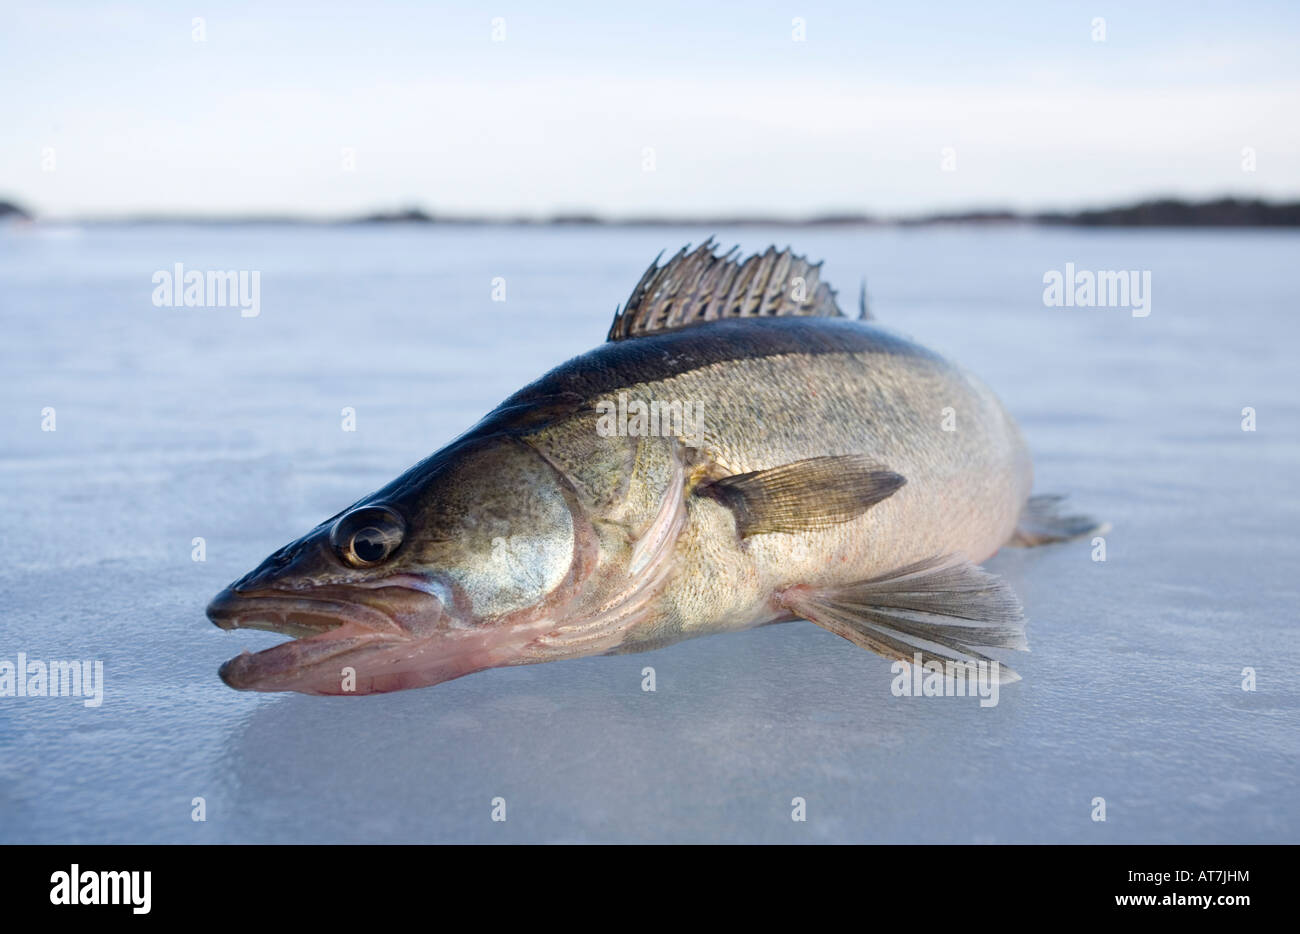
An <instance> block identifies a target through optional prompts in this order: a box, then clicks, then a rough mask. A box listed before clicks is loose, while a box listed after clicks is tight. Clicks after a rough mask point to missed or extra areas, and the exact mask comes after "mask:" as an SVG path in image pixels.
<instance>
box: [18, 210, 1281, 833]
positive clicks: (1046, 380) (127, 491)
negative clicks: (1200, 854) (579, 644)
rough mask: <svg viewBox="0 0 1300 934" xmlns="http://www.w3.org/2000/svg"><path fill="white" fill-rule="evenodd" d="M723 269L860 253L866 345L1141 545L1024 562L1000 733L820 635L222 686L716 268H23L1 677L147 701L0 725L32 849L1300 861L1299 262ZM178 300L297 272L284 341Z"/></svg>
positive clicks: (280, 319) (998, 233)
mask: <svg viewBox="0 0 1300 934" xmlns="http://www.w3.org/2000/svg"><path fill="white" fill-rule="evenodd" d="M717 233H718V234H719V239H720V240H721V241H722V242H724V243H727V244H729V243H731V242H733V241H738V242H739V243H741V245H742V246H743V247H745V248H748V249H758V248H761V247H764V246H766V245H767V244H768V243H769V242H775V243H777V244H778V245H779V246H783V245H785V244H786V243H789V244H791V245H792V246H794V247H795V249H796V250H797V251H800V252H806V253H809V254H810V255H812V256H813V257H825V259H826V267H825V274H826V277H827V278H828V279H829V281H830V282H832V283H833V284H835V285H837V286H838V289H839V291H840V295H841V298H842V300H843V302H844V304H846V305H852V304H854V299H855V296H856V292H857V285H858V281H859V278H860V276H862V275H866V276H867V277H868V281H869V286H870V292H871V296H872V300H873V305H874V308H875V311H876V313H877V315H878V317H879V319H880V320H881V322H882V323H885V324H887V325H889V326H892V327H894V328H896V329H898V330H899V331H901V332H903V333H905V334H908V335H909V336H912V337H914V338H916V339H918V340H920V341H921V342H923V343H925V344H927V345H929V346H931V347H933V348H934V349H936V350H938V351H940V352H942V353H945V354H947V355H949V356H951V357H952V358H953V359H955V360H956V361H958V362H960V363H961V364H963V365H964V366H966V367H968V368H969V369H971V370H973V371H975V372H977V373H979V374H980V375H981V376H982V377H983V378H984V379H985V380H986V381H987V382H988V383H989V384H990V385H992V386H993V387H994V388H995V390H996V391H997V392H998V393H999V394H1000V395H1001V397H1002V398H1003V400H1004V401H1005V402H1006V404H1007V406H1008V407H1009V408H1010V409H1011V411H1012V412H1013V413H1015V414H1016V415H1017V417H1018V418H1019V419H1020V421H1021V424H1022V426H1023V428H1024V430H1025V432H1026V434H1027V436H1028V438H1029V441H1030V445H1031V447H1032V449H1033V451H1034V453H1035V459H1036V466H1037V472H1038V483H1037V486H1038V489H1039V490H1040V491H1062V492H1069V493H1070V494H1071V496H1072V502H1073V503H1074V504H1075V505H1077V506H1079V507H1080V508H1083V509H1086V510H1088V511H1090V512H1093V513H1095V514H1097V515H1100V516H1103V517H1105V518H1106V519H1109V520H1110V521H1111V522H1112V523H1113V525H1114V529H1113V531H1112V532H1111V533H1110V534H1109V535H1108V536H1107V549H1108V554H1107V559H1108V560H1107V561H1106V562H1105V563H1097V562H1094V561H1092V560H1091V546H1090V544H1089V543H1088V542H1086V541H1085V542H1077V543H1071V544H1068V545H1063V546H1056V547H1051V548H1040V549H1034V550H1029V551H1022V550H1010V551H1004V552H1002V553H1001V554H1000V555H998V556H997V557H996V558H994V559H993V560H992V562H991V563H990V568H991V569H992V570H993V571H995V572H996V573H998V574H1001V575H1004V576H1005V577H1007V578H1008V579H1009V580H1010V581H1011V583H1012V584H1013V585H1014V587H1015V588H1016V590H1017V591H1018V592H1019V593H1020V595H1021V597H1022V599H1023V600H1024V603H1025V605H1026V608H1027V612H1028V614H1029V617H1030V620H1031V624H1030V627H1029V635H1030V641H1031V644H1032V646H1033V652H1032V654H1029V655H1027V656H1019V657H1017V658H1015V659H1013V661H1014V663H1015V666H1016V668H1017V669H1018V670H1019V671H1020V673H1021V674H1022V675H1023V676H1024V680H1023V681H1022V682H1020V683H1019V684H1015V685H1012V686H1009V687H1006V688H1004V689H1003V691H1002V694H1001V702H1000V703H999V704H998V705H997V706H996V707H991V708H981V707H980V706H978V703H977V702H975V701H973V700H971V699H967V698H945V699H934V698H931V699H907V698H895V697H893V696H892V695H891V694H890V691H889V685H890V681H891V676H890V673H889V665H888V663H887V662H886V661H884V660H882V659H880V658H878V657H876V656H874V655H872V654H870V653H868V652H865V651H863V650H861V649H858V648H855V647H854V646H852V645H850V644H849V643H847V642H844V641H842V640H840V639H838V638H836V637H835V636H833V635H830V634H829V633H827V632H824V631H822V630H820V629H818V628H817V627H815V626H813V625H811V624H806V623H796V624H790V625H785V626H773V627H768V628H765V629H761V630H757V631H753V632H749V633H745V634H740V635H729V636H718V637H712V638H706V639H698V640H694V641H689V642H685V643H681V644H679V645H676V646H673V647H671V648H668V649H665V650H661V651H658V652H654V653H650V654H645V655H629V656H620V657H613V658H595V659H584V660H579V661H571V662H562V663H555V664H548V665H540V666H534V667H530V668H521V669H509V670H500V671H491V672H485V673H482V674H477V675H473V676H471V677H469V678H465V679H462V680H459V681H455V682H452V683H449V684H445V685H441V686H438V687H435V688H431V689H426V690H420V691H411V692H405V693H400V694H394V695H386V696H377V697H367V698H341V699H322V698H310V697H301V696H297V695H255V694H241V693H237V692H234V691H232V690H230V689H228V688H226V687H225V686H224V685H223V684H222V683H221V682H220V681H218V679H217V677H216V669H217V666H218V665H219V664H220V663H221V662H222V661H223V660H225V659H226V658H228V657H230V656H232V655H234V654H236V653H237V652H238V651H239V649H240V648H241V647H243V646H245V645H247V646H249V647H250V648H253V649H257V648H263V647H266V646H267V645H271V644H274V643H275V642H277V641H279V637H276V636H273V635H271V634H268V633H256V632H253V633H238V634H234V635H232V634H227V633H223V632H220V631H219V630H217V629H216V628H215V627H213V626H212V625H211V624H210V623H209V622H208V621H207V620H206V619H205V617H204V615H203V608H204V605H205V604H206V602H207V600H208V599H209V598H210V597H211V596H212V595H213V594H214V593H215V592H216V591H217V590H218V589H220V587H222V586H223V585H224V584H226V583H228V582H229V581H231V580H232V579H234V578H235V577H236V576H238V575H240V574H242V573H243V572H244V571H246V570H248V569H249V568H250V567H252V566H253V565H254V564H256V563H257V562H258V561H259V560H261V559H262V558H263V557H264V556H265V555H267V554H268V553H269V552H271V551H272V550H274V549H275V548H277V547H279V546H280V545H281V544H283V543H285V542H286V541H288V540H290V539H291V538H293V537H296V536H297V535H299V534H301V533H302V532H303V531H305V530H306V529H307V528H309V527H310V526H311V525H313V524H315V523H316V522H318V521H319V520H320V519H322V518H324V517H326V516H329V515H332V514H333V513H334V512H336V511H337V510H338V509H340V508H341V507H342V506H344V505H346V504H348V503H350V502H352V501H353V500H354V499H355V498H357V497H358V496H359V495H361V494H364V493H367V492H369V491H370V490H372V489H374V488H375V487H377V486H379V485H381V484H383V483H384V482H386V481H388V480H389V479H391V478H392V477H393V476H395V475H396V474H397V473H398V472H399V471H401V470H402V469H404V468H405V467H406V466H408V465H409V464H411V463H413V462H414V461H416V460H418V459H419V458H421V457H423V456H425V455H426V454H428V453H429V452H431V451H433V450H434V449H436V448H437V447H439V446H440V445H442V444H444V443H445V442H446V441H448V440H450V439H451V438H452V437H454V436H455V435H456V434H458V433H459V432H460V431H461V430H463V429H464V428H466V427H467V426H468V425H470V424H471V423H472V422H473V421H474V420H475V419H477V418H478V417H479V416H480V415H482V414H483V413H484V412H486V411H487V410H488V409H489V408H491V407H492V406H493V405H494V404H496V403H497V402H498V401H500V400H501V399H502V398H504V397H505V396H506V395H507V394H508V393H509V392H511V391H512V390H514V389H515V388H517V387H518V386H520V385H522V384H523V383H525V382H527V381H529V380H531V379H533V378H534V377H536V376H538V375H540V374H541V373H542V372H543V371H545V370H546V369H548V368H549V367H550V366H552V365H554V364H556V363H558V362H560V361H562V360H563V359H565V358H567V357H569V356H572V355H574V354H576V353H579V352H582V351H584V350H587V349H588V348H590V347H592V346H594V345H596V344H597V343H599V342H600V340H601V339H602V338H603V336H604V333H605V330H606V328H607V326H608V323H609V319H610V315H611V314H612V312H613V310H614V306H615V304H616V303H618V302H620V301H622V300H623V299H624V298H625V297H626V294H627V292H628V291H629V290H630V288H631V286H632V285H633V284H634V283H635V282H636V280H637V278H638V277H639V275H640V274H641V272H642V271H643V269H644V267H645V265H646V263H647V262H648V261H649V259H650V258H651V257H653V256H654V255H655V254H656V253H658V252H659V251H660V250H661V249H665V248H666V249H669V250H673V249H676V248H677V247H678V246H680V245H681V244H682V243H684V242H686V241H688V240H698V239H700V237H701V236H702V235H703V234H702V232H700V231H685V230H673V229H642V230H605V229H591V228H581V227H575V228H560V229H554V228H553V229H522V228H521V229H497V228H442V227H428V226H419V227H344V228H336V227H329V228H319V229H317V228H308V227H275V226H255V227H236V226H232V227H214V228H181V227H176V228H169V227H134V228H133V227H96V228H88V229H84V230H49V229H40V228H36V229H33V228H26V229H18V228H12V229H8V230H4V231H0V313H2V314H3V327H4V339H3V342H2V343H0V373H3V385H4V391H3V393H2V394H0V412H2V413H3V418H2V419H0V432H2V434H0V440H2V446H0V489H2V490H3V518H2V519H0V543H2V544H3V549H2V551H0V554H2V556H3V560H2V561H0V596H2V600H0V659H4V658H7V659H9V660H11V661H12V660H15V659H16V655H17V653H18V652H26V653H27V655H28V656H29V657H32V658H42V659H101V660H103V662H104V665H105V670H106V680H107V687H106V694H105V698H104V703H103V706H102V707H99V708H97V709H88V708H86V707H84V706H83V705H82V703H81V702H80V701H79V700H76V699H72V698H13V697H7V698H0V840H2V841H4V842H17V841H33V842H127V841H174V842H230V841H277V842H292V841H480V840H481V841H634V840H655V841H711V840H745V841H801V842H802V841H882V842H947V841H955V842H1044V841H1073V842H1181V841H1190V842H1196V841H1216V842H1245V841H1291V842H1294V841H1296V839H1297V836H1298V835H1297V830H1298V827H1300V807H1298V806H1297V805H1298V801H1297V790H1296V771H1297V754H1298V753H1300V729H1298V727H1300V689H1297V686H1296V679H1295V672H1296V670H1297V666H1298V665H1300V640H1297V622H1296V615H1297V599H1296V597H1297V588H1298V587H1300V585H1298V584H1297V574H1296V568H1297V561H1298V559H1300V544H1298V536H1297V530H1298V529H1300V508H1298V507H1300V499H1298V492H1297V482H1296V469H1297V464H1298V463H1300V456H1298V454H1300V432H1298V431H1297V429H1298V428H1300V401H1298V393H1297V389H1298V388H1300V387H1298V386H1297V383H1298V382H1300V380H1297V372H1298V370H1297V363H1296V342H1297V337H1298V336H1300V325H1298V324H1297V316H1296V312H1297V302H1296V299H1297V291H1298V290H1297V286H1296V278H1295V277H1296V269H1297V263H1296V260H1297V257H1300V249H1298V247H1300V237H1297V236H1296V235H1295V234H1294V233H1285V232H1278V233H1265V232H1248V231H1234V232H1122V231H1098V232H1090V231H1078V230H1032V229H1005V230H998V229H990V230H977V229H970V228H962V229H951V230H949V229H922V230H871V231H861V230H785V229H771V230H767V229H752V228H751V229H744V230H739V231H726V230H721V231H717ZM177 262H181V263H184V264H185V265H186V267H187V268H192V269H248V270H258V271H260V273H261V307H262V311H261V314H260V316H258V317H256V318H243V317H241V316H240V314H239V312H238V310H236V309H231V308H217V309H212V308H208V309H201V308H159V307H155V306H154V305H153V304H152V303H151V301H150V296H151V292H152V290H153V284H152V281H151V277H152V275H153V273H154V272H155V270H163V269H170V268H171V267H172V265H173V264H174V263H177ZM1067 262H1073V263H1075V265H1076V266H1077V267H1078V268H1080V269H1138V270H1143V269H1149V270H1151V271H1152V274H1153V275H1152V281H1153V296H1152V298H1153V301H1152V313H1151V315H1150V317H1147V318H1134V317H1132V316H1131V315H1130V314H1129V313H1128V312H1127V311H1122V310H1117V309H1100V308H1047V307H1044V305H1043V302H1042V290H1043V284H1042V277H1043V274H1044V272H1046V271H1047V270H1049V269H1062V268H1063V267H1064V264H1065V263H1067ZM497 276H500V277H504V279H505V282H506V288H507V301H505V302H504V303H501V302H493V301H492V300H491V295H492V280H493V278H494V277H497ZM46 406H53V407H54V408H55V409H56V411H57V431H55V432H44V431H42V430H41V410H42V409H43V408H44V407H46ZM344 406H354V407H355V408H356V411H357V419H358V430H357V431H356V432H355V433H345V432H343V431H341V430H340V410H341V409H342V407H344ZM1245 406H1253V407H1254V408H1255V409H1256V411H1257V418H1258V430H1257V431H1255V432H1253V433H1252V432H1243V431H1242V430H1241V427H1240V424H1241V417H1242V416H1241V410H1242V408H1243V407H1245ZM195 536H202V537H204V538H205V539H206V542H207V560H206V562H202V563H198V562H194V561H192V560H191V540H192V539H193V538H194V537H195ZM647 665H650V666H653V667H654V668H655V671H656V673H657V681H658V685H657V686H658V690H657V691H656V692H655V693H645V692H643V691H642V690H641V689H640V685H641V677H642V676H641V671H642V668H643V667H644V666H647ZM1246 667H1253V668H1254V669H1256V671H1257V673H1258V690H1257V691H1255V692H1253V693H1248V692H1245V691H1243V690H1242V688H1241V681H1242V669H1243V668H1246ZM200 796H201V797H203V798H204V799H205V800H206V809H207V820H206V822H202V823H199V822H195V821H192V820H191V810H192V800H193V799H194V798H196V797H200ZM496 796H500V797H502V798H504V799H505V800H506V802H507V818H508V819H507V820H506V821H505V822H504V823H502V822H494V821H492V820H491V801H492V799H493V798H494V797H496ZM796 796H798V797H802V798H805V799H806V801H807V815H808V819H807V821H806V822H803V823H797V822H794V821H792V820H791V818H790V812H791V800H792V799H793V798H794V797H796ZM1095 797H1104V798H1105V800H1106V806H1107V820H1106V821H1105V822H1104V823H1099V822H1095V821H1093V820H1092V819H1091V814H1092V810H1093V806H1092V800H1093V799H1094V798H1095Z"/></svg>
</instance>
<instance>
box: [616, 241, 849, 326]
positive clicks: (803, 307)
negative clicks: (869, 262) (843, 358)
mask: <svg viewBox="0 0 1300 934" xmlns="http://www.w3.org/2000/svg"><path fill="white" fill-rule="evenodd" d="M715 246H716V245H715V244H714V242H713V238H712V237H710V238H709V239H708V240H705V241H704V242H703V243H702V244H700V245H699V246H698V247H696V248H695V249H694V250H693V251H690V252H687V250H688V247H682V248H681V250H680V251H679V252H678V253H677V255H676V256H674V257H673V258H672V259H670V260H669V261H668V262H667V263H665V264H664V265H663V266H660V265H659V257H658V256H657V257H655V261H654V262H653V263H651V264H650V268H649V269H647V270H646V271H645V275H643V276H642V277H641V281H640V282H638V283H637V284H636V288H634V289H633V290H632V294H631V295H630V296H629V297H628V300H627V305H626V306H624V307H623V309H622V310H621V311H618V312H615V314H614V323H613V324H612V325H611V326H610V329H609V338H608V339H609V340H612V341H621V340H626V339H627V338H629V337H639V336H640V335H642V334H651V333H654V332H655V331H662V330H664V329H666V328H678V327H683V326H685V325H688V324H700V323H702V322H705V321H716V320H718V319H720V318H752V317H765V318H770V317H778V316H804V317H820V318H843V317H844V316H845V315H844V313H843V312H842V311H840V309H839V306H838V305H836V304H835V293H834V292H833V291H832V290H831V288H830V286H828V285H827V284H826V283H825V282H822V281H821V263H816V264H813V263H810V262H808V260H806V259H805V258H804V257H802V256H795V255H794V254H793V253H791V252H790V250H789V249H788V248H787V249H784V250H782V251H780V252H779V253H778V252H777V250H776V247H768V248H767V251H766V252H764V253H761V254H760V253H755V254H754V255H753V256H750V257H749V258H748V259H746V260H745V261H744V262H741V261H739V260H738V259H736V253H737V250H738V249H739V248H738V247H732V248H731V249H730V250H728V251H727V252H726V253H723V254H721V255H719V254H716V253H715V252H714V249H715ZM659 256H663V254H662V253H661V254H659Z"/></svg>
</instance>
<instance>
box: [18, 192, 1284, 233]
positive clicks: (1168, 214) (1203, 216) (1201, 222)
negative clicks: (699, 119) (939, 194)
mask: <svg viewBox="0 0 1300 934" xmlns="http://www.w3.org/2000/svg"><path fill="white" fill-rule="evenodd" d="M0 220H8V221H19V222H24V221H26V222H37V223H40V222H42V221H45V222H49V223H58V224H78V225H135V224H140V225H144V224H177V225H201V226H231V225H247V224H267V225H304V226H313V227H331V226H339V225H387V224H413V225H424V224H428V225H441V226H476V227H712V228H718V227H806V228H832V227H838V228H844V227H923V226H935V225H950V224H961V225H970V224H975V225H1037V226H1064V227H1214V228H1221V227H1300V201H1266V200H1263V199H1260V198H1216V199H1212V200H1206V201H1189V200H1183V199H1179V198H1153V199H1149V200H1145V201H1139V202H1135V203H1131V204H1125V205H1118V206H1113V207H1105V208H1094V209H1087V210H1080V211H1040V212H1017V211H1009V210H973V211H959V212H950V213H937V214H918V215H910V216H885V215H872V214H858V213H846V214H823V215H815V216H811V217H788V216H779V215H731V216H716V217H671V216H640V217H637V216H630V217H606V216H601V215H597V214H577V213H575V214H555V215H551V216H547V217H528V216H517V217H492V216H486V215H453V214H446V215H443V214H430V213H428V212H426V211H425V210H423V209H421V208H407V209H404V210H399V211H389V212H375V213H370V214H365V215H361V216H357V217H340V218H324V219H314V218H309V217H301V216H294V215H262V216H259V215H250V216H244V217H213V216H207V215H159V214H142V215H127V216H121V217H84V218H44V219H42V218H38V217H34V216H33V215H32V213H31V212H29V211H27V210H25V209H24V208H22V207H20V206H18V205H17V204H14V203H12V202H8V201H0Z"/></svg>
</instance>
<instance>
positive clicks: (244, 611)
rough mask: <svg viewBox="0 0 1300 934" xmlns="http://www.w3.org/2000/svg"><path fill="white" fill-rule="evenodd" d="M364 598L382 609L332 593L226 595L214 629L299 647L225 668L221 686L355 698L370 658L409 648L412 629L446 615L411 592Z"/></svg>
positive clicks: (370, 593)
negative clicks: (255, 632)
mask: <svg viewBox="0 0 1300 934" xmlns="http://www.w3.org/2000/svg"><path fill="white" fill-rule="evenodd" d="M361 594H363V595H364V596H365V597H366V598H368V599H369V600H370V601H374V602H365V601H363V600H361V599H359V597H358V594H357V593H356V592H347V593H344V592H342V591H338V590H331V589H330V588H327V587H321V588H314V589H313V590H311V591H304V592H297V591H285V590H273V589H267V590H256V591H249V592H239V591H236V590H234V589H232V588H229V587H228V588H226V589H225V590H223V591H222V592H221V593H219V594H217V596H216V597H214V598H213V600H212V602H211V603H210V604H208V611H207V612H208V618H209V619H211V620H212V622H213V623H215V624H216V625H217V626H219V627H220V628H222V629H226V630H233V629H262V630H266V631H269V632H275V633H280V634H282V635H286V636H290V637H292V641H289V642H285V643H282V644H281V645H277V646H273V647H271V648H269V649H265V650H263V651H261V652H256V653H252V652H244V653H243V654H241V655H238V656H236V657H235V658H232V659H231V660H230V661H228V662H226V663H225V664H224V665H222V666H221V668H220V670H219V672H218V673H219V674H220V676H221V679H222V680H223V681H225V682H226V684H228V685H229V686H230V687H232V688H237V689H239V690H246V691H248V690H251V691H305V692H307V693H320V694H345V693H353V692H354V689H353V687H352V684H351V683H350V679H351V682H355V680H356V674H357V666H358V665H359V664H360V663H361V662H363V661H364V659H365V658H366V657H367V656H369V655H372V654H374V653H376V652H379V651H380V650H382V649H385V648H388V649H392V648H394V647H396V646H399V645H402V644H406V643H409V641H410V639H411V635H412V633H411V630H410V626H409V623H410V621H412V620H414V619H417V618H418V619H419V620H421V621H422V622H423V624H424V625H428V623H429V619H430V616H431V615H432V617H433V619H435V620H436V618H437V616H438V615H441V614H440V609H439V608H438V607H437V606H436V601H432V600H430V598H429V597H428V596H427V595H424V594H419V593H416V592H413V591H411V590H409V589H407V588H404V587H385V588H382V589H378V590H365V591H362V592H361ZM380 601H382V604H381V603H380ZM431 604H432V605H431ZM404 622H405V623H407V625H404ZM345 662H346V663H347V665H346V666H345V665H344V663H345ZM347 668H350V671H349V670H347ZM355 692H356V693H368V692H367V691H355Z"/></svg>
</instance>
